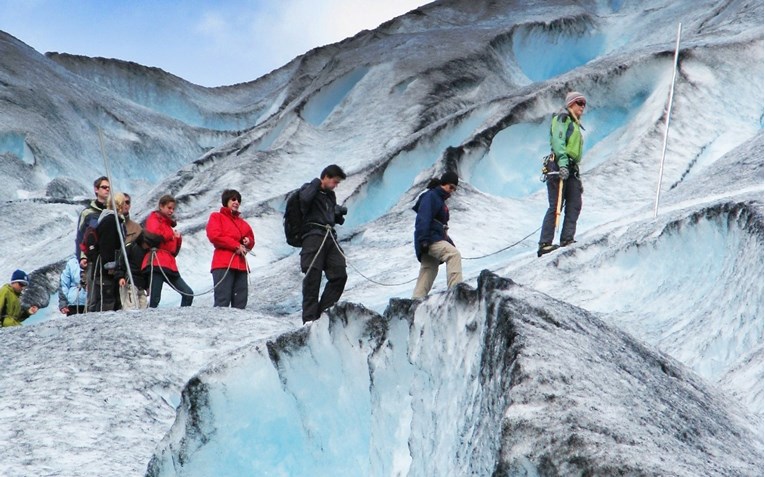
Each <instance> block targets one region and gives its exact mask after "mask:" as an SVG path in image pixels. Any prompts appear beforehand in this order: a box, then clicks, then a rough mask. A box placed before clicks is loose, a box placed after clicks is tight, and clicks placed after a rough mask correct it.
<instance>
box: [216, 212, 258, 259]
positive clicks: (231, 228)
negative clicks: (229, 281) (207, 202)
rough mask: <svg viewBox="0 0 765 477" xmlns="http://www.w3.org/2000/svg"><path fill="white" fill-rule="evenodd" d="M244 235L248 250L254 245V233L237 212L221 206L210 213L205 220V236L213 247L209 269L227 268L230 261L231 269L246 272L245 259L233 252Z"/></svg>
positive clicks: (240, 243)
mask: <svg viewBox="0 0 765 477" xmlns="http://www.w3.org/2000/svg"><path fill="white" fill-rule="evenodd" d="M245 237H246V238H248V239H249V243H248V244H247V249H248V250H250V249H252V247H253V246H255V234H253V233H252V228H250V225H249V224H248V223H247V222H246V221H245V220H244V219H243V218H242V217H241V216H240V215H239V212H232V211H231V209H229V208H228V207H221V209H220V212H213V213H212V214H210V219H209V220H208V221H207V238H208V239H209V240H210V242H211V243H212V244H213V246H214V247H215V252H213V259H212V265H211V266H210V270H216V269H221V268H229V263H230V264H231V270H239V271H242V272H246V271H247V259H246V258H245V257H244V256H243V255H239V254H236V253H234V252H236V249H238V248H239V246H240V245H242V240H243V239H244V238H245ZM232 256H233V257H234V258H233V260H232V259H231V257H232Z"/></svg>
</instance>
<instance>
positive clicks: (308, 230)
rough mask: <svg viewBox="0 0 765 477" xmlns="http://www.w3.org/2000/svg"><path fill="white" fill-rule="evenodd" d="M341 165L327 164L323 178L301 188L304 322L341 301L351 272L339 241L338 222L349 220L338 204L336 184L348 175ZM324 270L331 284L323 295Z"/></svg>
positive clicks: (328, 284) (326, 287)
mask: <svg viewBox="0 0 765 477" xmlns="http://www.w3.org/2000/svg"><path fill="white" fill-rule="evenodd" d="M345 177H346V176H345V172H343V170H342V169H341V168H340V166H338V165H335V164H332V165H330V166H327V167H325V168H324V170H323V171H322V172H321V178H316V179H314V180H312V181H311V182H308V183H306V184H303V186H302V187H301V188H300V192H299V195H300V210H301V212H302V213H303V243H302V250H301V251H300V268H301V270H302V272H303V273H305V277H304V278H303V323H307V322H309V321H314V320H318V319H319V316H321V313H322V312H323V311H324V310H327V309H328V308H329V307H331V306H332V305H334V304H335V303H337V301H338V300H339V299H340V296H341V295H342V294H343V290H344V289H345V282H346V281H347V280H348V274H347V273H346V271H345V256H344V255H343V251H342V249H341V248H340V246H339V245H338V244H337V233H336V232H335V229H334V226H335V224H338V225H342V224H343V223H344V222H345V214H346V213H348V209H346V208H345V207H342V206H339V205H337V199H336V197H335V192H334V190H335V188H336V187H337V185H338V184H340V182H341V181H342V180H343V179H345ZM322 271H323V272H324V274H325V275H326V277H327V285H326V286H325V287H324V292H323V293H322V294H321V299H319V288H320V287H321V273H322Z"/></svg>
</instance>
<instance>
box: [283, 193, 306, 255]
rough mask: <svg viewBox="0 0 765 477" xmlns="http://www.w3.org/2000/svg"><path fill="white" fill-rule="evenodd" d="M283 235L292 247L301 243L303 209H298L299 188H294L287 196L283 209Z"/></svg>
mask: <svg viewBox="0 0 765 477" xmlns="http://www.w3.org/2000/svg"><path fill="white" fill-rule="evenodd" d="M282 223H283V224H284V237H285V238H286V239H287V243H288V244H289V245H292V246H293V247H300V246H301V245H302V244H303V211H302V210H300V189H295V190H294V191H292V192H290V193H289V195H288V196H287V207H285V209H284V218H283V220H282Z"/></svg>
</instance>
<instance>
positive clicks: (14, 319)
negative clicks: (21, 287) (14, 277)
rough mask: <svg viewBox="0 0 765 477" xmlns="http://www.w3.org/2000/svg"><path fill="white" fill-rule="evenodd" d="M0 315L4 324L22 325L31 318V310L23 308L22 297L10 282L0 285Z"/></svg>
mask: <svg viewBox="0 0 765 477" xmlns="http://www.w3.org/2000/svg"><path fill="white" fill-rule="evenodd" d="M0 315H1V316H2V320H3V326H20V325H21V322H22V321H24V320H26V319H27V318H29V311H28V310H22V309H21V298H19V295H17V294H16V290H14V289H13V287H12V286H11V284H10V283H6V284H5V285H3V286H2V287H0Z"/></svg>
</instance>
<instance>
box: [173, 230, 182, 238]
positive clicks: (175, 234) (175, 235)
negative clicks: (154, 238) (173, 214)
mask: <svg viewBox="0 0 765 477" xmlns="http://www.w3.org/2000/svg"><path fill="white" fill-rule="evenodd" d="M173 236H174V237H175V238H178V237H180V236H181V233H180V232H178V231H177V230H175V229H173Z"/></svg>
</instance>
